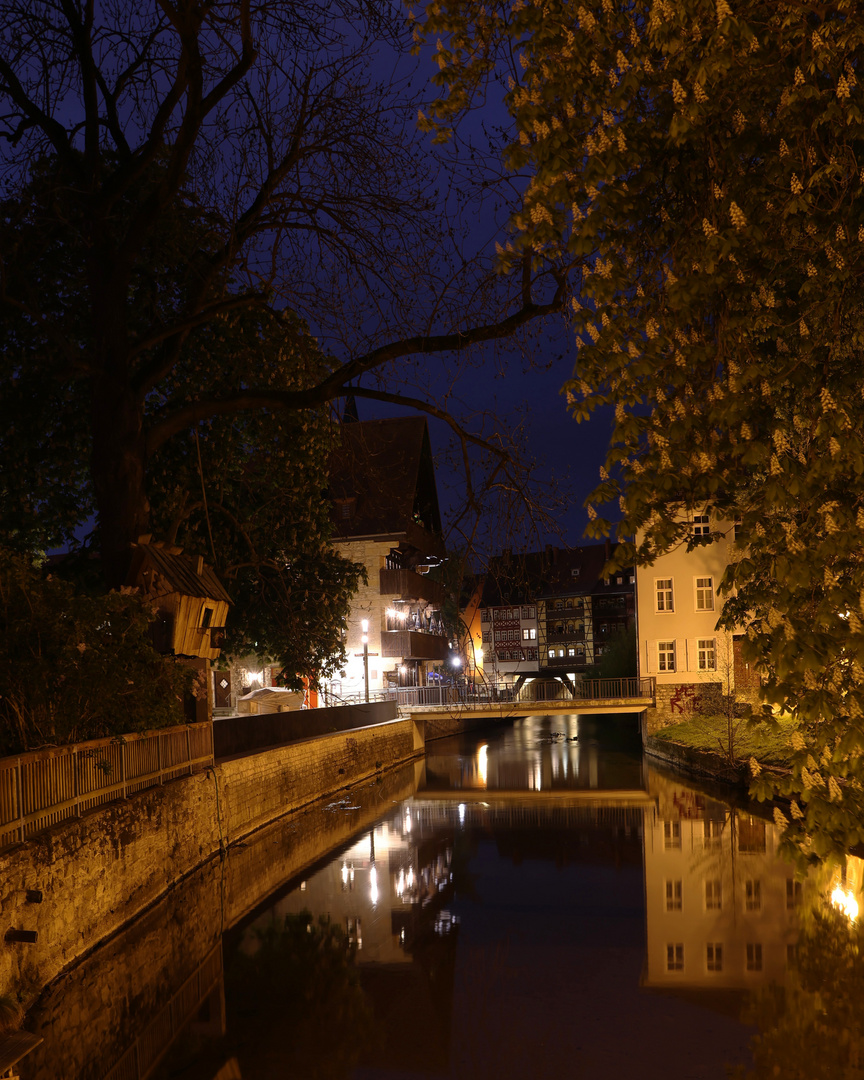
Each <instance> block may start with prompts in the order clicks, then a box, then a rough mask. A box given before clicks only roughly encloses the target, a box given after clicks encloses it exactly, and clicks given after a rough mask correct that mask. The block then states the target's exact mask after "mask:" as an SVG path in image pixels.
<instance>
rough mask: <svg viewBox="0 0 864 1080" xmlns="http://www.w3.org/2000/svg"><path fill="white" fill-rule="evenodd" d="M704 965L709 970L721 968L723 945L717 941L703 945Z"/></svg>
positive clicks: (720, 969) (719, 969)
mask: <svg viewBox="0 0 864 1080" xmlns="http://www.w3.org/2000/svg"><path fill="white" fill-rule="evenodd" d="M705 966H706V967H707V968H708V970H709V971H722V970H723V946H722V945H721V944H720V943H719V942H714V943H713V944H709V945H706V946H705Z"/></svg>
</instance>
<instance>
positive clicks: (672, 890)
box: [666, 881, 683, 911]
mask: <svg viewBox="0 0 864 1080" xmlns="http://www.w3.org/2000/svg"><path fill="white" fill-rule="evenodd" d="M682 885H683V882H681V881H667V882H666V910H667V911H680V910H681V892H682Z"/></svg>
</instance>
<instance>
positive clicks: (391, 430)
mask: <svg viewBox="0 0 864 1080" xmlns="http://www.w3.org/2000/svg"><path fill="white" fill-rule="evenodd" d="M340 436H341V445H340V446H339V448H338V449H337V450H335V451H334V453H333V454H332V455H331V458H330V497H331V499H332V500H333V503H334V510H333V525H334V532H335V535H336V536H337V537H343V538H346V539H347V538H350V537H358V536H382V535H396V534H400V533H404V532H406V531H407V530H409V527H411V526H414V527H416V526H417V525H419V524H422V528H423V529H424V530H425V531H426V532H429V533H432V534H433V535H440V532H441V520H440V513H439V510H438V495H437V491H436V489H435V473H434V467H433V465H432V457H431V451H430V448H429V436H428V432H427V427H426V420H425V418H424V417H422V416H403V417H396V418H392V419H388V420H364V421H362V422H359V423H351V424H343V425H342V427H341V429H340ZM342 506H346V508H347V511H348V513H347V514H346V516H344V517H343V516H342V514H341V512H340V511H341V507H342Z"/></svg>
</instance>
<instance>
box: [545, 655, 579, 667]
mask: <svg viewBox="0 0 864 1080" xmlns="http://www.w3.org/2000/svg"><path fill="white" fill-rule="evenodd" d="M586 663H587V661H586V659H585V656H584V655H583V656H548V657H546V659H545V660H544V661H543V665H544V667H547V668H564V669H566V670H567V671H575V670H576V669H577V668H584V667H585V666H586Z"/></svg>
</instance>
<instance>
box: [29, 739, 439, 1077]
mask: <svg viewBox="0 0 864 1080" xmlns="http://www.w3.org/2000/svg"><path fill="white" fill-rule="evenodd" d="M423 767H424V766H423V762H422V760H419V759H418V760H417V761H415V762H414V763H412V764H409V765H407V766H404V767H402V768H399V769H394V770H391V771H390V772H388V773H386V774H385V775H382V776H376V777H375V778H374V780H370V781H369V782H367V783H366V784H364V785H362V786H360V787H357V788H355V789H354V790H352V792H351V795H350V798H349V799H348V800H346V801H347V802H349V803H350V807H347V808H346V807H342V806H332V805H328V804H326V803H325V802H322V801H319V802H318V803H316V804H315V805H314V806H311V807H307V808H305V809H304V810H303V811H302V812H301V813H299V814H292V815H290V816H288V817H283V818H281V819H280V820H279V821H275V822H273V823H272V824H270V825H268V826H266V827H265V828H263V829H259V830H257V831H256V832H255V833H254V834H252V835H250V836H249V837H248V838H247V839H246V840H245V841H243V842H242V843H238V844H234V845H232V846H231V847H230V848H229V849H228V851H227V854H226V856H225V858H223V859H210V860H209V861H208V862H207V863H205V865H203V866H201V867H199V868H198V869H197V870H195V871H193V873H191V874H190V875H188V876H187V877H185V878H183V880H181V881H179V882H178V883H177V885H176V887H174V888H172V889H171V890H169V892H168V893H166V894H165V895H164V896H163V897H162V898H161V899H160V900H159V901H158V902H157V903H156V904H154V905H152V906H151V907H150V908H149V909H148V911H147V912H146V913H145V914H144V915H143V916H142V917H141V918H140V919H137V920H136V921H135V922H134V923H133V924H131V925H130V926H128V927H126V928H125V929H124V930H122V931H121V932H120V933H119V934H117V935H115V936H114V937H113V938H111V939H110V940H109V941H106V942H105V943H104V944H103V945H102V946H101V947H100V948H98V949H96V950H95V951H94V952H93V953H92V954H91V955H90V956H88V957H87V958H86V959H84V960H83V961H82V962H81V963H80V964H77V965H76V966H75V967H74V968H72V969H71V970H70V971H68V972H67V973H66V974H65V975H64V976H63V978H61V979H59V980H57V981H56V982H55V983H54V984H53V985H52V986H50V987H49V988H48V989H47V990H46V992H45V993H44V995H43V996H42V998H41V1000H40V1001H39V1003H38V1005H37V1006H36V1007H35V1008H34V1009H33V1010H32V1011H31V1013H30V1015H29V1016H28V1018H27V1028H28V1030H30V1031H32V1032H34V1033H35V1034H37V1035H41V1036H42V1037H43V1038H44V1040H45V1041H44V1042H43V1043H42V1045H41V1046H39V1047H38V1048H37V1049H36V1050H34V1051H33V1052H32V1053H31V1054H30V1055H28V1057H27V1059H26V1061H25V1062H24V1063H23V1065H22V1076H23V1078H24V1080H69V1078H70V1077H81V1078H82V1080H84V1078H93V1080H101V1078H102V1077H104V1076H105V1075H106V1074H107V1073H108V1071H109V1070H110V1069H111V1068H112V1066H113V1065H114V1064H115V1062H117V1061H119V1060H120V1059H121V1058H122V1057H123V1055H124V1054H125V1053H127V1052H128V1050H129V1049H130V1047H132V1046H133V1044H134V1043H135V1040H136V1039H140V1038H141V1037H142V1033H144V1032H146V1030H147V1028H148V1026H149V1025H150V1024H151V1023H152V1022H153V1021H154V1020H155V1019H156V1018H157V1017H158V1015H159V1013H160V1011H161V1010H163V1009H164V1007H165V1005H166V1003H168V1002H169V1001H170V1000H171V998H172V997H173V996H174V995H175V994H177V992H178V991H179V990H180V988H181V987H182V986H183V984H184V983H185V982H186V980H187V979H188V978H189V977H190V975H192V974H193V973H194V972H195V970H196V968H198V966H199V965H200V964H201V962H202V960H203V959H204V958H205V957H206V956H207V955H208V954H209V953H210V952H211V950H212V949H213V948H214V947H218V946H219V943H220V941H221V938H222V934H223V933H224V932H225V931H226V930H228V929H230V928H231V927H232V926H234V925H236V924H237V923H238V922H240V921H241V920H242V919H243V918H244V917H245V916H247V915H249V914H250V913H251V912H252V911H254V910H255V908H256V907H258V905H260V904H261V903H262V902H263V901H264V900H266V899H267V897H268V896H270V895H271V894H272V893H273V892H274V891H275V890H276V889H278V888H279V887H280V886H281V885H284V884H285V883H286V882H288V881H290V880H291V879H292V878H296V877H297V875H298V874H300V873H304V872H305V871H306V870H307V869H308V868H309V867H311V866H313V865H314V864H315V863H316V862H318V861H319V860H320V859H321V858H323V857H325V856H326V855H327V854H328V853H330V852H332V851H334V850H336V849H338V848H339V847H340V846H341V845H342V844H344V843H346V842H347V841H348V840H350V839H351V837H352V836H354V835H355V834H356V833H357V832H358V831H360V830H361V829H364V828H371V827H372V826H373V825H374V824H375V823H376V822H377V821H378V820H379V819H380V818H381V815H382V813H385V812H387V810H389V809H390V808H392V807H393V806H394V805H395V804H396V803H398V802H400V801H401V800H402V799H405V798H408V796H410V795H411V794H413V792H414V791H415V790H416V788H417V781H418V773H419V772H420V771H422V769H423ZM178 786H179V785H178ZM193 1004H194V1002H193Z"/></svg>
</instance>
